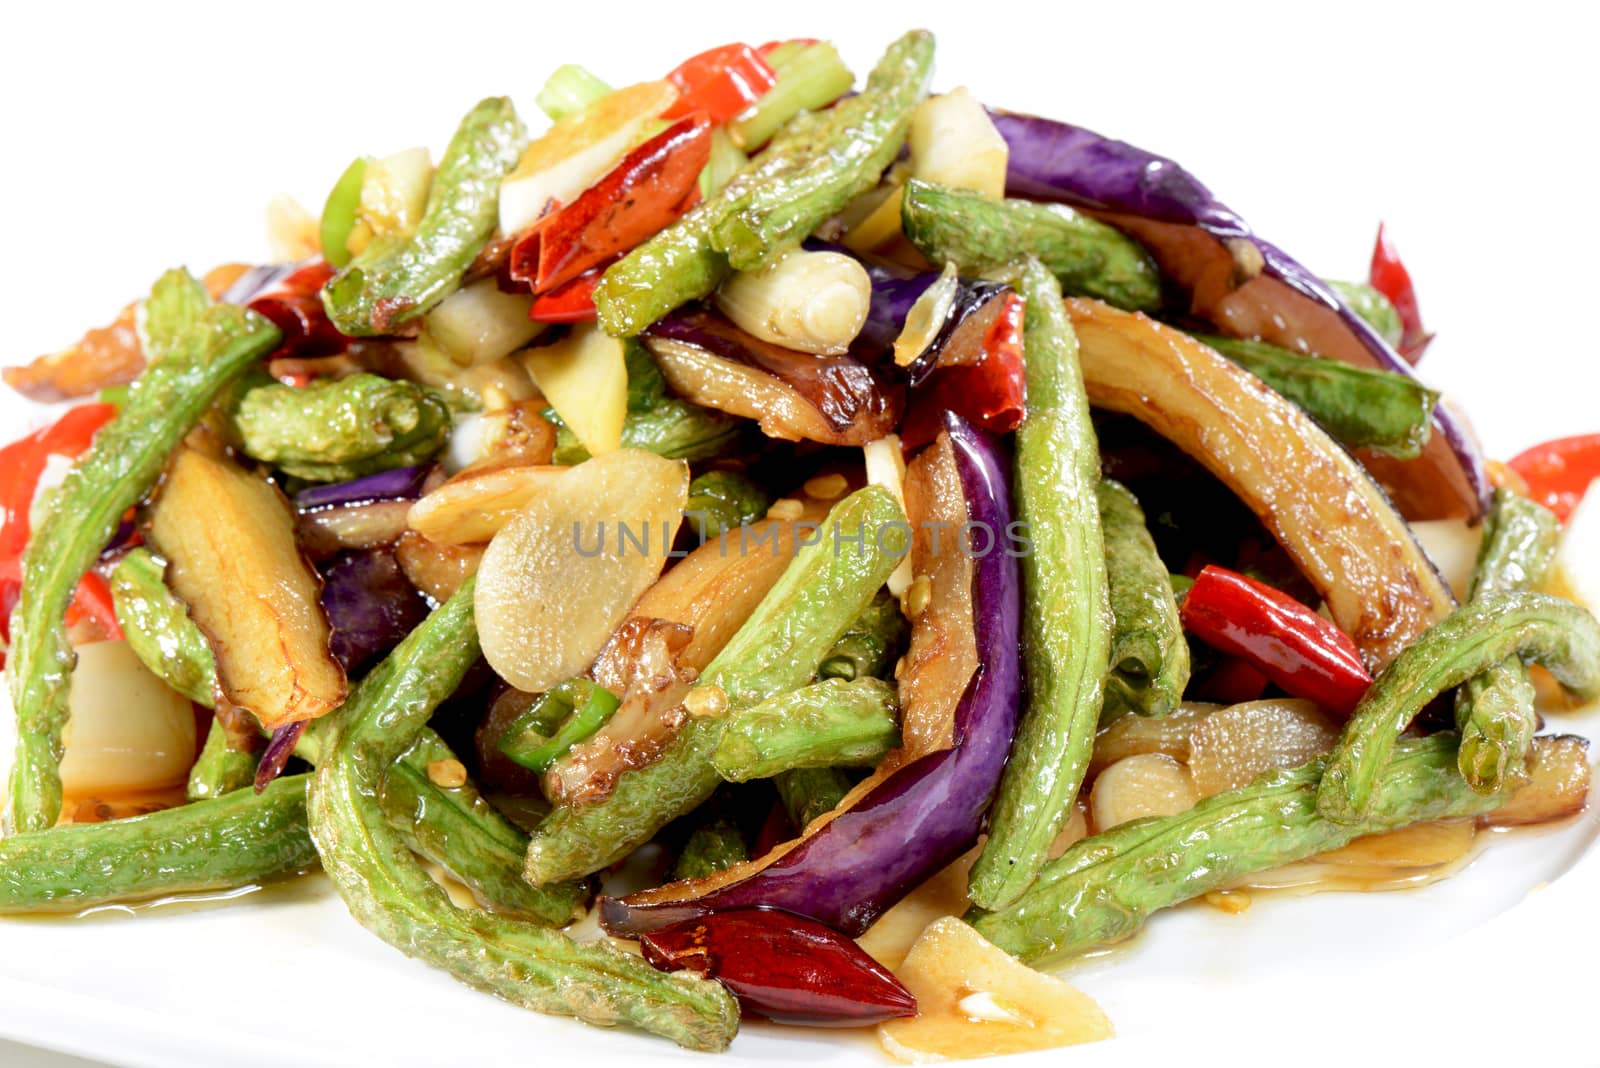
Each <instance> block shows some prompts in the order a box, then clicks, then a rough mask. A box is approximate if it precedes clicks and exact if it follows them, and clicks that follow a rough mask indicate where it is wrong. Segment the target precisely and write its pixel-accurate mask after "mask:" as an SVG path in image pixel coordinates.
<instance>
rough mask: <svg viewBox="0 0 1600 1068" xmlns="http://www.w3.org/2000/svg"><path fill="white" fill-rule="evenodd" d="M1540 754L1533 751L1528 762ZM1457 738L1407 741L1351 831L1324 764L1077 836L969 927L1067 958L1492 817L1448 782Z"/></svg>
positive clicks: (1012, 948) (1452, 778)
mask: <svg viewBox="0 0 1600 1068" xmlns="http://www.w3.org/2000/svg"><path fill="white" fill-rule="evenodd" d="M1542 752H1543V749H1542V747H1540V746H1538V745H1536V746H1535V748H1534V751H1533V756H1534V759H1535V760H1537V759H1540V757H1541V755H1542ZM1455 763H1456V737H1455V735H1454V734H1450V733H1443V734H1435V735H1432V736H1431V737H1427V738H1417V739H1406V740H1403V741H1401V742H1400V743H1399V744H1398V745H1397V746H1396V748H1395V752H1394V760H1393V761H1392V762H1390V764H1389V766H1388V768H1387V769H1386V770H1385V771H1384V772H1383V774H1382V776H1381V777H1380V778H1379V780H1378V782H1377V790H1376V793H1375V795H1374V797H1373V804H1372V807H1371V808H1370V809H1369V810H1368V812H1367V814H1366V815H1365V816H1363V817H1362V818H1361V819H1360V820H1359V821H1357V822H1353V823H1341V822H1336V821H1334V820H1330V819H1328V818H1327V817H1325V816H1323V815H1321V814H1320V813H1319V812H1318V811H1317V809H1318V802H1317V784H1318V782H1319V781H1320V780H1321V779H1322V776H1323V769H1324V766H1325V761H1324V760H1322V759H1317V760H1313V761H1311V762H1310V763H1309V764H1305V765H1302V766H1301V767H1298V768H1294V769H1289V770H1281V771H1270V772H1267V773H1266V774H1264V775H1262V776H1261V777H1260V778H1258V779H1257V780H1256V781H1255V782H1253V783H1251V784H1250V785H1249V786H1246V787H1244V788H1242V789H1239V790H1232V791H1229V792H1227V793H1221V794H1215V795H1213V796H1211V797H1208V798H1206V799H1204V800H1203V801H1201V802H1200V803H1199V804H1197V805H1195V806H1194V807H1193V808H1191V809H1189V810H1188V811H1187V812H1181V813H1178V814H1177V815H1175V816H1161V817H1154V818H1150V819H1142V820H1134V821H1133V822H1131V823H1125V824H1123V825H1121V826H1120V827H1116V828H1113V829H1112V830H1110V831H1106V832H1104V833H1102V834H1097V835H1095V836H1094V837H1092V838H1085V839H1083V840H1081V841H1079V842H1077V843H1076V844H1075V845H1073V846H1072V847H1071V848H1070V849H1068V850H1067V851H1066V853H1064V854H1062V856H1061V857H1060V859H1058V860H1054V861H1052V862H1051V863H1050V864H1049V865H1048V866H1046V867H1045V869H1044V871H1043V872H1041V873H1040V875H1039V881H1038V882H1037V883H1035V884H1034V886H1033V888H1032V889H1030V890H1029V891H1028V892H1027V893H1026V894H1024V895H1023V896H1022V897H1021V898H1019V899H1018V900H1017V901H1015V902H1013V903H1012V904H1011V905H1009V906H1008V907H1006V908H1005V909H1003V910H1000V911H996V912H981V911H974V912H971V913H969V914H968V916H967V920H968V922H969V923H971V924H972V925H973V926H974V927H976V928H977V929H978V932H979V933H980V934H982V935H983V936H984V937H985V938H987V939H989V941H991V942H993V943H994V944H995V945H997V946H999V947H1000V948H1001V949H1004V950H1005V951H1006V952H1008V953H1011V954H1014V955H1015V956H1018V957H1021V958H1022V959H1024V960H1027V961H1037V960H1041V959H1060V958H1062V957H1068V956H1074V955H1077V954H1080V953H1083V952H1086V951H1088V950H1091V949H1094V948H1095V947H1097V946H1103V945H1107V944H1109V943H1113V942H1118V941H1121V940H1122V939H1124V938H1127V937H1128V936H1129V935H1131V934H1133V933H1134V932H1135V931H1137V930H1138V929H1139V928H1140V927H1141V926H1142V925H1143V924H1144V922H1145V920H1146V919H1148V918H1149V917H1150V915H1151V914H1152V913H1154V912H1156V911H1157V910H1159V909H1164V908H1169V907H1171V906H1173V905H1176V904H1179V903H1180V902H1183V901H1188V900H1190V899H1192V898H1196V897H1199V896H1201V895H1203V894H1207V893H1210V892H1211V891H1213V890H1222V889H1226V888H1227V887H1229V886H1231V885H1233V884H1235V883H1237V882H1238V881H1239V880H1240V879H1242V878H1244V877H1245V876H1247V875H1249V874H1251V873H1253V872H1259V871H1267V870H1270V869H1272V868H1276V867H1280V866H1282V865H1284V864H1290V863H1293V862H1294V861H1297V860H1304V859H1305V858H1306V857H1310V856H1315V855H1316V854H1318V853H1325V852H1327V851H1328V850H1331V849H1337V848H1339V847H1340V846H1343V845H1345V844H1347V843H1348V842H1350V841H1352V840H1353V839H1356V838H1359V837H1361V836H1362V835H1368V834H1377V833H1380V832H1382V831H1390V830H1395V829H1396V828H1399V827H1405V826H1407V825H1409V824H1413V823H1422V822H1426V821H1429V820H1445V819H1461V818H1465V817H1469V816H1475V815H1477V814H1479V813H1482V812H1488V811H1490V810H1491V809H1494V808H1495V807H1497V806H1498V805H1499V804H1500V803H1501V802H1502V801H1503V800H1504V797H1503V796H1495V797H1485V796H1483V795H1481V794H1477V793H1474V792H1473V791H1472V790H1471V789H1470V788H1469V787H1468V786H1467V784H1466V783H1465V782H1463V781H1462V779H1461V776H1460V775H1458V774H1456V768H1455Z"/></svg>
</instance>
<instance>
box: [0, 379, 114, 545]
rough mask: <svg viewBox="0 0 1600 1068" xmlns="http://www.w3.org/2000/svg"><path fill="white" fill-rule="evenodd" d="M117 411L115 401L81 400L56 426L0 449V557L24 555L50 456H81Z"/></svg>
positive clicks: (38, 431)
mask: <svg viewBox="0 0 1600 1068" xmlns="http://www.w3.org/2000/svg"><path fill="white" fill-rule="evenodd" d="M116 414H117V406H116V405H114V404H99V403H96V404H80V405H78V407H76V408H73V409H71V410H70V411H68V412H67V413H66V414H65V415H63V416H62V417H61V418H60V419H58V420H56V422H55V424H54V425H53V426H50V427H46V428H45V429H43V430H36V431H34V432H33V433H32V434H29V435H28V436H27V437H25V438H21V439H20V440H17V441H13V442H12V443H11V444H9V445H7V446H6V447H5V448H3V449H0V523H4V526H0V561H3V560H12V559H17V558H20V557H21V556H22V550H23V549H24V548H26V547H27V544H28V534H29V533H30V531H31V530H32V525H31V522H30V520H29V518H28V513H29V512H30V511H31V510H32V508H33V497H34V494H35V493H36V492H37V491H38V489H39V476H40V475H42V474H44V468H45V464H46V463H47V462H48V461H49V459H50V457H51V456H65V457H67V458H68V459H72V458H74V457H76V456H78V455H79V454H80V453H82V452H83V450H85V449H87V448H88V447H89V442H91V441H93V440H94V435H95V432H96V431H97V430H99V429H100V428H101V427H102V426H104V425H105V424H106V423H107V422H109V421H110V419H111V417H112V416H114V415H116Z"/></svg>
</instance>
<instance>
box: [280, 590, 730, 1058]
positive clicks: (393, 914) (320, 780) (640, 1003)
mask: <svg viewBox="0 0 1600 1068" xmlns="http://www.w3.org/2000/svg"><path fill="white" fill-rule="evenodd" d="M473 586H474V583H473V582H472V580H470V579H469V580H468V581H467V582H466V583H465V584H464V585H463V586H462V588H461V589H460V590H459V591H458V592H457V593H456V595H455V596H454V597H452V598H451V599H450V600H449V601H448V602H446V603H445V604H444V605H443V606H442V607H440V608H439V609H438V610H436V611H435V612H434V613H433V615H431V616H430V617H429V618H428V620H427V621H426V622H424V623H423V624H422V626H420V627H418V628H417V630H415V631H413V632H412V634H411V635H410V636H409V637H407V638H406V640H405V641H403V642H401V644H400V645H399V646H398V647H397V648H396V649H395V650H394V652H392V653H391V654H390V655H389V657H388V658H387V659H386V660H384V662H383V663H382V664H380V665H379V666H378V667H377V668H375V669H374V670H373V671H372V672H371V673H370V674H369V675H368V676H367V677H366V678H365V679H364V680H362V682H361V684H360V685H359V687H358V688H357V689H356V691H355V692H354V693H352V694H351V696H350V698H349V700H348V701H347V702H346V705H345V707H344V709H343V710H342V711H341V712H339V713H338V714H337V717H336V719H335V722H333V723H332V725H331V726H330V727H328V728H326V734H325V736H324V737H323V738H322V739H321V740H320V741H321V750H322V751H321V753H320V756H321V758H322V760H321V763H320V764H319V765H318V766H317V770H316V773H315V775H314V776H313V777H312V785H311V791H310V799H309V805H308V808H309V811H310V816H311V833H312V837H313V838H314V839H315V841H316V843H317V849H318V852H319V853H320V854H321V855H322V862H323V867H324V868H325V869H326V870H327V872H328V874H329V876H330V877H331V878H332V879H333V881H334V885H335V886H336V887H337V888H338V890H339V893H340V895H341V896H342V897H343V898H344V901H345V904H346V905H347V906H348V907H349V909H350V911H351V913H352V914H354V915H355V917H356V919H358V920H359V921H360V922H361V923H362V924H363V925H364V926H365V927H367V928H368V929H369V930H371V931H372V932H373V933H375V934H377V935H378V936H379V937H380V938H382V939H383V940H384V941H386V942H388V943H389V944H390V945H392V946H394V947H395V948H397V949H399V950H401V951H402V952H404V953H406V954H408V955H410V956H414V957H417V958H419V959H421V960H424V961H427V962H428V963H430V964H433V965H435V966H437V967H440V968H443V969H445V970H446V971H448V972H450V973H451V974H452V975H454V976H455V977H456V978H457V979H460V980H461V981H462V982H464V983H467V984H468V985H470V986H473V987H476V988H478V989H480V990H485V991H487V992H489V993H492V994H496V995H498V996H500V997H502V998H504V999H506V1000H507V1001H510V1002H512V1003H514V1004H517V1005H521V1006H523V1007H525V1008H530V1009H534V1010H536V1011H539V1012H549V1013H554V1014H557V1015H564V1016H576V1017H579V1018H581V1019H584V1020H587V1021H588V1022H590V1023H595V1024H601V1025H615V1024H621V1023H627V1024H632V1025H634V1026H637V1027H640V1028H643V1029H645V1030H648V1031H653V1032H655V1033H657V1034H660V1035H663V1036H665V1037H668V1038H671V1039H673V1040H674V1041H676V1042H678V1043H680V1044H682V1045H684V1046H687V1047H689V1048H692V1049H708V1050H714V1049H722V1048H724V1047H726V1046H727V1044H728V1042H729V1041H730V1040H731V1039H732V1037H733V1033H734V1031H735V1030H736V1029H737V1027H738V1022H739V1010H738V1005H737V1004H736V1003H735V1002H734V1000H733V998H732V996H731V995H729V994H728V992H727V991H726V990H724V989H723V988H722V987H721V986H719V985H718V984H716V983H714V982H711V981H709V980H703V979H699V978H689V979H688V980H685V979H684V978H683V977H682V976H670V977H669V976H667V975H665V974H663V973H661V972H658V971H656V970H655V969H653V968H651V967H650V966H649V965H648V964H646V963H645V962H644V961H642V960H640V959H638V958H637V957H633V956H631V955H629V954H626V953H622V952H620V951H618V950H615V949H613V948H611V947H610V946H609V945H607V944H605V943H603V942H602V943H586V944H580V943H577V942H574V941H572V939H570V938H568V937H567V936H566V935H564V934H562V933H561V932H559V931H555V930H552V929H550V928H547V927H541V926H538V925H537V924H532V923H527V922H525V921H521V920H516V919H511V918H508V917H503V916H497V915H494V914H492V913H487V912H480V911H478V910H472V909H458V908H456V907H455V906H454V905H453V904H451V902H450V900H449V898H447V897H446V896H445V894H444V892H443V891H442V890H441V889H440V888H439V887H438V886H436V885H435V884H434V882H433V881H432V880H431V879H430V878H429V877H428V875H427V873H426V872H425V871H424V870H423V869H422V867H421V865H420V864H418V862H417V860H416V858H415V856H414V855H413V854H412V852H411V850H410V849H409V848H408V847H407V845H406V843H405V840H404V838H403V837H402V836H401V835H400V834H399V833H398V832H396V831H395V830H394V828H393V827H391V826H390V824H389V822H388V819H387V818H386V816H385V815H384V813H383V811H382V808H381V806H380V805H379V803H378V801H377V796H378V793H379V791H380V790H381V789H382V786H383V781H384V777H385V775H386V773H387V772H388V769H389V767H390V765H392V764H393V763H394V762H395V761H396V760H397V759H399V758H400V757H401V755H402V754H403V753H404V752H405V750H406V749H407V748H408V747H409V746H410V745H412V744H413V743H414V742H415V740H416V738H417V737H418V734H419V732H420V731H421V729H422V727H423V724H424V723H426V721H427V719H428V717H429V716H430V715H431V714H432V713H433V710H434V708H435V707H437V705H438V704H439V702H441V701H443V700H444V699H445V698H446V697H448V696H449V695H450V693H451V692H452V691H453V690H454V689H455V688H456V686H457V685H458V684H459V683H460V681H461V679H462V677H463V676H464V675H465V674H466V672H467V669H468V668H469V667H471V665H472V664H473V662H474V661H475V660H476V659H477V657H478V650H479V647H478V640H477V629H476V627H475V625H474V621H473V610H472V601H473Z"/></svg>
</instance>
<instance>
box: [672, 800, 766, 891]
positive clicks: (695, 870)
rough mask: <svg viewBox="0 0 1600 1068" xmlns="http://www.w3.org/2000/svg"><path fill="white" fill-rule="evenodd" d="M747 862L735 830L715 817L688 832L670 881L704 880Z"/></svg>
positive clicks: (730, 823)
mask: <svg viewBox="0 0 1600 1068" xmlns="http://www.w3.org/2000/svg"><path fill="white" fill-rule="evenodd" d="M749 859H750V851H749V850H748V849H747V848H745V844H744V835H742V834H740V833H739V828H738V826H737V825H736V824H734V822H733V821H732V820H730V819H728V818H727V817H725V816H716V817H714V818H712V819H709V820H707V821H706V822H704V823H702V824H700V826H698V827H696V828H695V829H694V830H693V831H691V832H690V834H689V838H688V840H687V841H685V842H684V843H683V850H682V852H680V853H679V854H678V859H677V860H676V861H675V862H674V863H673V865H672V879H673V881H674V882H676V881H678V880H680V879H704V878H705V877H706V876H708V875H715V874H716V873H717V872H719V871H725V870H726V869H728V868H731V867H733V866H734V865H735V864H740V863H743V862H744V861H746V860H749Z"/></svg>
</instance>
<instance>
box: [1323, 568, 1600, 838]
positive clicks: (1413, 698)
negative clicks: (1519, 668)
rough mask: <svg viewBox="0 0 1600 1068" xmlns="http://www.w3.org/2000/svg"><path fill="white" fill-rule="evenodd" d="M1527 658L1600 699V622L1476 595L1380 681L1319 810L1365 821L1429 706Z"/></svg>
mask: <svg viewBox="0 0 1600 1068" xmlns="http://www.w3.org/2000/svg"><path fill="white" fill-rule="evenodd" d="M1508 656H1520V657H1522V658H1523V659H1526V660H1532V661H1533V662H1535V663H1538V664H1542V665H1544V667H1545V668H1546V669H1548V670H1549V672H1550V673H1551V674H1552V675H1554V676H1555V677H1556V680H1557V681H1558V682H1560V683H1561V684H1562V685H1563V686H1565V687H1566V688H1567V689H1568V690H1570V691H1572V692H1573V693H1575V694H1577V695H1578V696H1579V697H1581V698H1583V699H1585V700H1590V699H1593V698H1595V697H1600V623H1596V622H1595V618H1594V617H1593V616H1592V615H1590V614H1589V613H1588V612H1587V611H1585V610H1584V609H1582V608H1579V607H1578V606H1577V605H1575V604H1573V603H1572V602H1570V601H1564V600H1562V599H1561V598H1559V597H1549V596H1546V595H1544V594H1538V593H1496V594H1490V595H1488V596H1485V597H1480V598H1477V599H1475V600H1473V601H1472V602H1471V603H1469V604H1467V605H1464V606H1463V607H1461V608H1458V609H1456V610H1455V611H1454V612H1453V613H1451V614H1450V615H1449V616H1448V617H1446V618H1445V619H1444V620H1442V621H1441V622H1439V623H1436V624H1435V625H1434V626H1433V627H1431V628H1429V629H1428V630H1427V631H1425V632H1424V633H1423V634H1422V636H1421V637H1419V638H1417V639H1416V640H1415V641H1414V642H1412V643H1411V644H1410V645H1409V646H1407V647H1406V648H1405V650H1404V651H1402V652H1401V654H1400V655H1399V656H1398V657H1396V658H1395V659H1394V661H1393V662H1391V663H1390V664H1389V666H1388V667H1387V668H1385V669H1384V671H1383V673H1382V674H1381V675H1379V676H1378V678H1377V679H1376V680H1374V682H1373V684H1372V688H1371V689H1370V690H1368V691H1367V696H1366V697H1365V698H1363V699H1362V701H1361V704H1360V705H1359V706H1358V707H1357V708H1356V710H1355V714H1354V715H1352V716H1351V717H1350V722H1349V723H1348V724H1346V726H1345V729H1344V733H1343V734H1342V735H1341V736H1340V738H1339V744H1338V745H1337V746H1335V747H1334V750H1333V753H1332V755H1331V756H1330V757H1329V759H1328V771H1327V774H1326V775H1325V776H1324V777H1323V780H1322V786H1321V788H1320V789H1319V790H1318V793H1317V810H1318V811H1319V812H1321V813H1322V815H1323V816H1325V817H1327V818H1328V819H1331V820H1337V821H1339V822H1342V823H1357V822H1359V821H1360V820H1361V819H1362V818H1363V817H1364V816H1365V815H1366V814H1367V812H1368V811H1370V808H1371V806H1372V804H1373V790H1374V788H1375V784H1376V783H1377V781H1378V779H1379V777H1380V776H1381V775H1382V774H1383V769H1384V767H1385V765H1387V764H1388V763H1389V755H1390V753H1391V752H1393V750H1394V746H1395V739H1396V738H1397V737H1398V736H1399V734H1400V732H1401V731H1403V730H1405V729H1406V727H1407V726H1409V725H1410V723H1411V720H1412V719H1413V718H1414V717H1415V716H1416V715H1417V713H1418V712H1420V711H1421V710H1422V709H1423V707H1424V706H1426V705H1427V704H1428V702H1429V701H1432V700H1433V699H1434V698H1435V697H1437V696H1439V694H1441V693H1443V692H1444V691H1446V690H1448V689H1450V688H1452V687H1454V686H1460V685H1461V684H1462V683H1464V682H1466V681H1467V680H1468V679H1471V678H1473V677H1475V676H1477V675H1481V674H1483V672H1484V671H1486V670H1488V669H1489V668H1491V667H1493V666H1495V665H1496V664H1499V663H1500V662H1501V661H1502V660H1504V659H1505V658H1506V657H1508Z"/></svg>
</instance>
